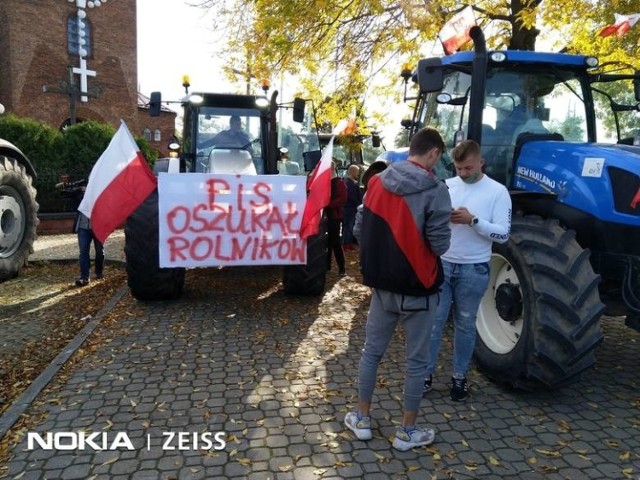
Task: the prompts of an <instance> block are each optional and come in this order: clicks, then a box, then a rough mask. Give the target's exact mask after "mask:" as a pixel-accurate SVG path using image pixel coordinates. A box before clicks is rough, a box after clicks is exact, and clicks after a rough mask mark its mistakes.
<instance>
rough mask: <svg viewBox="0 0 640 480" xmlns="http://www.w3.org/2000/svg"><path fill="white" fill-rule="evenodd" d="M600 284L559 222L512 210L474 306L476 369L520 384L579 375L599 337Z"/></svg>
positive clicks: (561, 382)
mask: <svg viewBox="0 0 640 480" xmlns="http://www.w3.org/2000/svg"><path fill="white" fill-rule="evenodd" d="M599 282H600V277H599V276H598V275H596V274H595V273H594V272H593V269H592V267H591V264H590V262H589V250H585V249H583V248H582V247H580V245H578V243H577V242H576V240H575V233H574V232H573V231H572V230H565V229H563V228H562V227H561V226H560V225H559V223H558V222H557V221H556V220H543V219H541V218H538V217H523V216H520V215H516V216H514V218H513V221H512V226H511V237H510V239H509V241H508V242H507V243H505V244H494V248H493V255H492V258H491V277H490V281H489V288H488V289H487V292H486V294H485V296H484V298H483V299H482V302H481V304H480V308H479V309H478V318H477V324H476V325H477V332H478V336H477V341H476V348H475V359H476V362H477V365H478V367H479V369H480V370H481V371H482V372H483V373H484V374H485V375H486V376H488V377H489V378H491V379H492V380H494V381H496V382H499V383H506V384H509V385H511V386H513V387H515V388H518V389H523V390H550V389H555V388H560V387H562V386H565V385H568V384H570V383H573V382H575V381H576V380H578V379H579V377H580V374H581V373H582V372H584V371H585V370H587V369H588V368H590V367H591V366H592V365H593V364H594V362H595V357H594V350H595V348H596V347H597V346H598V344H599V343H600V342H601V341H602V338H603V336H602V332H601V330H600V316H601V315H602V313H603V311H604V308H605V307H604V305H603V304H602V303H601V301H600V297H599V294H598V284H599Z"/></svg>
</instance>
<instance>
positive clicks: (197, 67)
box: [0, 0, 406, 145]
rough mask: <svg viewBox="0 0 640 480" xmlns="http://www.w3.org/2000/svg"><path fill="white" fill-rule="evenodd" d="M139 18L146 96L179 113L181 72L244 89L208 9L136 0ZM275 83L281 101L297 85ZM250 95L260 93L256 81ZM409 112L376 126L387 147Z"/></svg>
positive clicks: (401, 110) (196, 83) (197, 81)
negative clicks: (229, 72) (228, 69)
mask: <svg viewBox="0 0 640 480" xmlns="http://www.w3.org/2000/svg"><path fill="white" fill-rule="evenodd" d="M0 1H1V0H0ZM196 1H197V0H191V2H192V3H195V2H196ZM137 21H138V88H139V91H140V92H141V93H142V94H144V95H146V96H149V95H150V93H151V92H153V91H159V92H161V93H162V100H163V102H166V101H173V102H176V103H170V104H164V106H167V107H169V108H171V109H172V110H174V111H176V112H178V113H181V108H180V103H179V100H180V99H181V98H182V97H183V96H184V94H185V90H184V87H182V76H183V75H189V77H190V80H191V88H190V91H191V92H195V91H201V92H219V93H226V92H237V93H244V91H245V88H246V86H245V83H244V79H243V78H240V77H239V78H238V81H237V83H235V84H233V83H230V82H229V81H228V80H227V79H226V77H225V75H224V74H223V73H222V72H221V70H220V68H221V66H222V65H224V58H223V56H222V55H221V54H220V53H219V52H218V51H217V49H216V38H217V35H216V33H215V32H214V31H213V27H212V21H211V16H210V15H208V14H207V12H206V11H205V10H203V9H200V8H196V7H193V6H190V5H189V1H188V0H187V1H185V0H137ZM271 81H272V84H273V85H274V86H275V87H276V88H278V90H279V97H278V98H279V99H281V100H283V101H287V100H292V98H290V97H291V96H292V92H291V93H288V92H287V90H293V87H287V85H284V86H283V85H282V84H281V81H280V82H279V81H278V79H271ZM398 85H400V82H398ZM398 88H400V87H398ZM283 90H284V91H283ZM252 93H256V94H261V93H262V91H261V90H260V88H259V86H258V85H257V84H256V85H254V90H253V92H252ZM405 111H406V106H403V105H400V106H398V107H396V108H394V109H393V110H392V112H391V115H389V116H390V117H392V118H391V119H390V121H389V125H386V126H378V128H379V129H380V130H383V135H384V136H385V137H387V139H386V140H385V145H387V144H389V145H391V144H392V142H393V138H394V137H395V133H396V132H397V130H398V129H399V124H400V120H401V118H402V116H403V115H405V114H406V113H405ZM385 129H386V130H387V131H386V132H384V130H385Z"/></svg>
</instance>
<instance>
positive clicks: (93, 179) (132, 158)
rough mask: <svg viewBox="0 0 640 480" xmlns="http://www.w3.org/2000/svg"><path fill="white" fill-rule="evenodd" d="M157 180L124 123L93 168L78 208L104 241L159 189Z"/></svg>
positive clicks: (99, 238)
mask: <svg viewBox="0 0 640 480" xmlns="http://www.w3.org/2000/svg"><path fill="white" fill-rule="evenodd" d="M157 183H158V182H157V179H156V177H155V176H154V175H153V172H152V171H151V168H150V167H149V165H148V164H147V162H146V161H145V159H144V157H143V156H142V153H141V152H140V150H139V149H138V145H137V144H136V142H135V140H134V139H133V136H132V135H131V132H129V129H128V128H127V126H126V125H125V123H124V122H122V125H120V128H119V129H118V131H117V132H116V134H115V135H114V136H113V138H112V139H111V142H110V143H109V146H108V147H107V149H106V150H105V151H104V152H103V153H102V155H100V158H99V159H98V161H97V162H96V164H95V165H94V166H93V169H92V170H91V174H90V175H89V183H88V184H87V189H86V191H85V193H84V198H83V199H82V202H81V203H80V206H79V207H78V210H80V211H81V212H82V213H84V214H85V215H86V216H87V217H89V220H90V221H91V229H92V230H93V233H94V234H95V236H96V238H97V239H98V240H100V241H101V242H104V241H105V240H106V239H107V237H108V236H109V235H110V234H111V232H113V231H114V230H115V229H116V228H118V226H120V225H121V224H122V223H123V222H124V221H125V220H126V219H127V217H128V216H129V215H131V214H132V213H133V211H134V210H135V209H136V208H138V206H139V205H140V204H141V203H142V202H144V200H145V199H146V198H147V197H148V196H149V194H150V193H151V192H153V190H154V189H155V188H156V185H157Z"/></svg>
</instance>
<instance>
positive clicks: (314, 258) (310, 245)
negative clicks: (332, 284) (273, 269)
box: [282, 217, 327, 295]
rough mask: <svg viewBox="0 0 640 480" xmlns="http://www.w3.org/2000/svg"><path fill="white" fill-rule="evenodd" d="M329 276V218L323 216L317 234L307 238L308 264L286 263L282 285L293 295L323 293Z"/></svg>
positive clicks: (286, 291) (285, 290)
mask: <svg viewBox="0 0 640 480" xmlns="http://www.w3.org/2000/svg"><path fill="white" fill-rule="evenodd" d="M326 276H327V220H326V218H325V217H323V219H322V221H321V222H320V231H319V232H318V234H317V235H312V236H311V237H309V238H307V264H306V265H286V266H285V267H284V270H283V272H282V287H283V290H284V292H285V293H289V294H292V295H321V294H322V293H323V292H324V286H325V282H326Z"/></svg>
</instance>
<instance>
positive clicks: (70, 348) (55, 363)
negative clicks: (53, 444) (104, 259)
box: [0, 286, 129, 440]
mask: <svg viewBox="0 0 640 480" xmlns="http://www.w3.org/2000/svg"><path fill="white" fill-rule="evenodd" d="M128 290H129V287H127V286H124V287H122V288H121V289H120V290H118V291H117V292H116V293H115V295H114V296H113V297H111V299H110V300H109V302H108V303H107V304H106V305H105V306H104V307H102V309H100V311H99V312H98V313H97V314H96V316H95V317H93V318H92V319H91V321H90V322H89V323H87V325H85V327H84V328H83V329H82V330H80V332H78V334H77V335H76V336H75V337H74V338H73V339H72V340H71V341H70V342H69V343H68V344H67V346H66V347H65V348H64V350H62V351H61V352H60V353H59V354H58V355H57V356H56V357H55V358H54V359H53V360H52V362H51V363H50V364H49V365H48V366H47V368H45V369H44V371H43V372H42V373H41V374H40V375H38V377H37V378H36V379H35V380H34V381H33V382H32V383H31V385H29V387H28V388H27V389H26V390H25V391H24V392H22V394H21V395H20V396H19V397H18V398H17V399H16V400H15V401H14V402H13V403H12V404H11V406H10V407H9V408H8V409H7V410H5V412H4V413H3V414H2V416H0V440H2V439H3V438H4V436H5V435H6V434H7V432H8V431H9V430H10V429H11V427H13V425H14V424H15V423H16V421H18V419H19V418H20V415H22V414H23V413H24V412H25V410H26V409H27V408H29V406H30V405H31V404H32V403H33V401H34V400H35V399H36V397H37V396H38V395H39V394H40V392H42V390H43V389H44V387H46V386H47V384H48V383H49V382H50V381H51V379H52V378H53V377H54V376H55V375H56V373H58V371H59V370H60V368H62V366H63V365H64V364H65V363H66V362H67V360H69V358H71V355H73V354H74V353H75V351H76V350H77V349H78V348H80V346H81V345H82V344H83V343H84V341H85V340H86V339H87V338H88V337H89V335H91V333H92V332H93V331H94V330H95V328H96V327H97V326H98V324H99V323H100V321H101V320H102V319H103V318H104V316H105V315H106V314H107V313H109V312H110V311H111V310H112V309H113V307H115V305H116V304H117V303H118V302H119V301H120V300H121V299H122V297H123V296H124V295H125V294H126V293H127V291H128Z"/></svg>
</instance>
